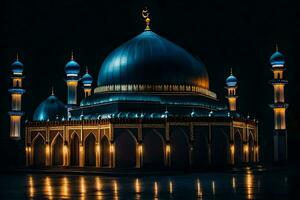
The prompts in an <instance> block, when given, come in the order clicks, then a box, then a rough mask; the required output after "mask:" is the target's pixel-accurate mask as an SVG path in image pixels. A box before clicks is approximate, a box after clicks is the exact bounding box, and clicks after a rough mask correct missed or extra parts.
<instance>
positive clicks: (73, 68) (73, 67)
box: [65, 60, 80, 74]
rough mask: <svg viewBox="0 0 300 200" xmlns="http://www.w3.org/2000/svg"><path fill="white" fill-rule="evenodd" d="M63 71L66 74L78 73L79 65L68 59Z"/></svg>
mask: <svg viewBox="0 0 300 200" xmlns="http://www.w3.org/2000/svg"><path fill="white" fill-rule="evenodd" d="M65 72H66V73H67V74H79V72H80V65H79V64H78V63H77V62H76V61H75V60H70V61H69V62H68V63H67V64H66V66H65Z"/></svg>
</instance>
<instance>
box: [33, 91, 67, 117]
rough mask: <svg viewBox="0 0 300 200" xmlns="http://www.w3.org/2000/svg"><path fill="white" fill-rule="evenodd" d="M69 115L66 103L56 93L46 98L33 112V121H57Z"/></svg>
mask: <svg viewBox="0 0 300 200" xmlns="http://www.w3.org/2000/svg"><path fill="white" fill-rule="evenodd" d="M66 117H67V110H66V107H65V105H64V104H63V103H62V102H61V101H60V100H59V99H58V98H57V97H56V96H54V95H51V96H49V97H48V98H47V99H46V100H44V101H43V102H42V103H40V105H39V106H38V107H37V109H36V110H35V111H34V114H33V121H47V120H50V121H55V120H61V119H62V118H66Z"/></svg>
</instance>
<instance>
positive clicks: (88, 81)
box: [81, 67, 93, 98]
mask: <svg viewBox="0 0 300 200" xmlns="http://www.w3.org/2000/svg"><path fill="white" fill-rule="evenodd" d="M81 82H82V84H83V91H84V97H85V98H86V97H88V96H90V95H91V94H92V84H93V77H92V76H91V75H90V74H89V71H88V68H87V67H86V72H85V74H84V75H83V76H82V78H81Z"/></svg>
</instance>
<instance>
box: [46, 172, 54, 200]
mask: <svg viewBox="0 0 300 200" xmlns="http://www.w3.org/2000/svg"><path fill="white" fill-rule="evenodd" d="M44 191H45V194H46V195H47V197H48V199H53V188H52V182H51V179H50V178H49V177H48V176H47V177H46V178H45V183H44Z"/></svg>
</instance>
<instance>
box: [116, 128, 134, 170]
mask: <svg viewBox="0 0 300 200" xmlns="http://www.w3.org/2000/svg"><path fill="white" fill-rule="evenodd" d="M136 148H137V140H136V138H135V136H134V135H133V133H132V132H131V131H129V130H128V129H126V130H120V131H117V132H116V133H115V161H116V167H119V168H133V167H135V166H136Z"/></svg>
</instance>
